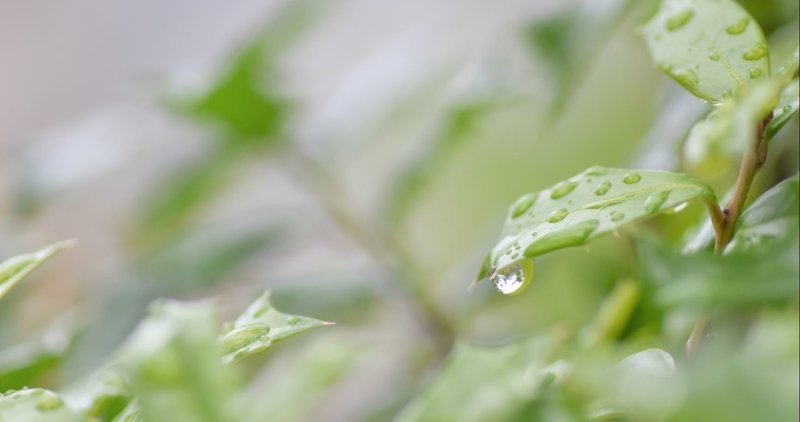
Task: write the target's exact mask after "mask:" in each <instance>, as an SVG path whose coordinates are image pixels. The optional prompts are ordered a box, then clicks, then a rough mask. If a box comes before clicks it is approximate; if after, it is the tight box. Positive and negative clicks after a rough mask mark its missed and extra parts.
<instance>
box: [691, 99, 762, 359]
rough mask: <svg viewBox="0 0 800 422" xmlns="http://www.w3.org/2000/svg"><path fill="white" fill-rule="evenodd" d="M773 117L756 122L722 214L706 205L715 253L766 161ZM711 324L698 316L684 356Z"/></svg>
mask: <svg viewBox="0 0 800 422" xmlns="http://www.w3.org/2000/svg"><path fill="white" fill-rule="evenodd" d="M772 117H773V116H772V113H771V112H770V113H769V114H768V115H767V116H766V117H764V119H763V120H761V122H760V123H759V124H758V127H757V128H756V133H755V136H754V137H753V142H752V143H751V144H750V146H749V147H748V148H747V150H745V152H744V155H743V156H742V162H741V164H740V165H739V175H738V176H737V178H736V186H735V188H734V191H733V196H732V197H731V199H730V201H728V205H727V206H726V207H725V209H724V210H722V212H721V215H720V210H719V207H718V206H716V205H711V204H706V205H707V206H708V208H709V213H710V214H711V221H712V223H713V224H714V231H715V232H716V238H715V239H714V253H716V254H722V252H723V251H724V250H725V247H726V246H727V245H728V243H730V241H731V239H733V235H734V234H735V233H736V223H737V222H738V221H739V216H741V214H742V211H743V210H744V204H745V201H746V200H747V194H748V192H749V191H750V187H751V186H752V184H753V179H755V177H756V174H757V173H758V171H759V170H761V167H763V166H764V162H765V161H766V160H767V146H768V142H767V140H766V139H765V137H764V130H765V128H766V127H767V125H768V124H769V122H770V121H772ZM710 324H711V318H710V317H709V316H705V315H704V316H702V317H700V319H699V320H698V321H697V322H696V323H695V326H694V329H693V330H692V334H690V335H689V340H687V341H686V354H687V355H689V356H693V355H694V354H695V353H697V350H698V348H699V347H700V344H701V343H702V341H703V339H704V338H705V336H706V333H707V332H708V327H709V325H710Z"/></svg>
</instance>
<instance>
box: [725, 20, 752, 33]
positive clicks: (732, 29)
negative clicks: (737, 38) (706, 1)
mask: <svg viewBox="0 0 800 422" xmlns="http://www.w3.org/2000/svg"><path fill="white" fill-rule="evenodd" d="M749 23H750V17H749V16H743V17H742V18H741V19H739V20H738V21H736V22H734V23H733V24H731V25H729V26H728V27H727V28H725V32H727V33H729V34H731V35H739V34H741V33H742V32H744V30H745V29H747V25H748V24H749Z"/></svg>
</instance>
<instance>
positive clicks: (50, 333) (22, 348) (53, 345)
mask: <svg viewBox="0 0 800 422" xmlns="http://www.w3.org/2000/svg"><path fill="white" fill-rule="evenodd" d="M71 317H72V314H67V315H64V316H62V317H60V318H58V319H56V321H55V322H54V323H53V324H51V325H50V326H49V327H47V329H45V331H44V333H42V334H41V335H39V336H38V337H37V338H36V339H34V340H31V341H28V342H24V343H17V344H15V345H13V346H11V347H8V348H6V349H3V350H0V391H5V390H8V389H12V388H14V389H19V388H22V387H24V386H26V385H41V384H40V383H41V381H42V377H45V376H47V375H48V374H49V372H50V371H51V370H53V369H54V368H57V367H58V366H59V365H60V364H61V362H62V361H63V359H64V356H65V355H66V354H67V352H68V351H69V350H70V348H71V347H72V345H73V344H74V342H75V340H76V339H77V337H78V335H79V330H78V329H76V327H75V325H74V323H73V318H71Z"/></svg>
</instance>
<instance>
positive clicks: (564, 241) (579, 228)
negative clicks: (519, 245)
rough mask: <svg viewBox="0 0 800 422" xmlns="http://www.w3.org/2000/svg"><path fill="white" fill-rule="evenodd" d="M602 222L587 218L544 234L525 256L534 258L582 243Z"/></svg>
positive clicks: (526, 251)
mask: <svg viewBox="0 0 800 422" xmlns="http://www.w3.org/2000/svg"><path fill="white" fill-rule="evenodd" d="M599 224H600V222H599V221H598V220H594V219H593V220H587V221H582V222H580V223H577V224H575V225H572V226H569V227H566V228H564V229H561V230H557V231H554V232H551V233H547V234H546V235H543V236H542V237H540V238H539V239H537V240H535V241H534V242H533V243H531V244H530V245H529V246H528V248H527V249H525V256H527V257H529V258H533V257H534V256H537V255H541V254H543V253H547V252H550V251H554V250H556V249H561V248H566V247H568V246H576V245H580V244H582V243H584V242H586V240H587V239H588V238H589V236H590V235H591V234H592V233H593V232H594V231H595V230H596V229H597V226H598V225H599Z"/></svg>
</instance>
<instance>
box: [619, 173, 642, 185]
mask: <svg viewBox="0 0 800 422" xmlns="http://www.w3.org/2000/svg"><path fill="white" fill-rule="evenodd" d="M640 180H642V175H640V174H639V173H636V172H635V171H632V172H630V173H628V174H626V175H625V176H622V182H623V183H625V184H626V185H632V184H634V183H639V181H640Z"/></svg>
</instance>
